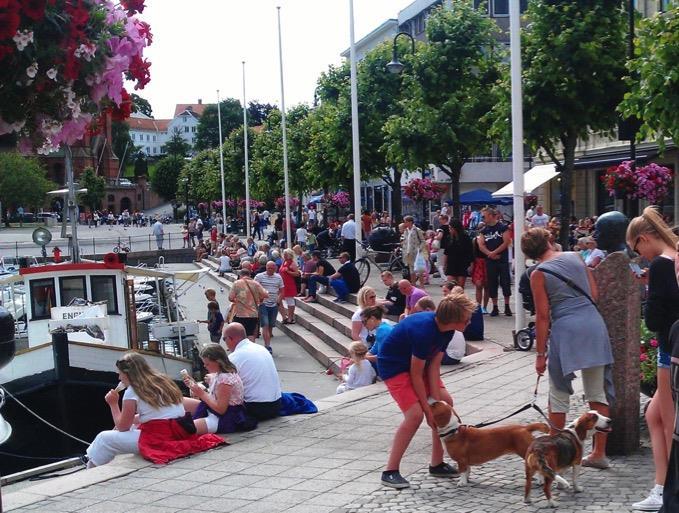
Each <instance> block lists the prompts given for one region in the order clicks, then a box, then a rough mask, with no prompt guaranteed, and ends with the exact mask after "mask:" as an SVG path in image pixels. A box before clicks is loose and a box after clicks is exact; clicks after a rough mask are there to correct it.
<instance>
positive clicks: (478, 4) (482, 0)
mask: <svg viewBox="0 0 679 513" xmlns="http://www.w3.org/2000/svg"><path fill="white" fill-rule="evenodd" d="M489 1H490V0H474V9H476V10H477V11H481V12H482V13H484V14H488V2H489Z"/></svg>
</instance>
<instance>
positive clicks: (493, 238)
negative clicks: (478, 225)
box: [481, 223, 509, 262]
mask: <svg viewBox="0 0 679 513" xmlns="http://www.w3.org/2000/svg"><path fill="white" fill-rule="evenodd" d="M506 231H507V225H506V224H503V223H497V224H495V225H494V226H484V228H483V230H481V234H482V235H483V240H484V241H485V243H486V248H487V249H488V251H495V250H496V249H497V248H499V247H500V246H501V245H502V242H503V241H502V234H503V233H505V232H506ZM508 255H509V251H507V248H505V250H504V251H503V252H502V253H501V254H500V260H496V261H498V262H507V261H508Z"/></svg>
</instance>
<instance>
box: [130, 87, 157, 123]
mask: <svg viewBox="0 0 679 513" xmlns="http://www.w3.org/2000/svg"><path fill="white" fill-rule="evenodd" d="M130 96H131V97H132V112H141V113H142V114H144V115H146V116H148V117H150V118H152V117H153V109H152V108H151V104H150V103H149V101H148V100H145V99H144V98H142V97H141V96H139V95H138V94H135V93H132V94H131V95H130Z"/></svg>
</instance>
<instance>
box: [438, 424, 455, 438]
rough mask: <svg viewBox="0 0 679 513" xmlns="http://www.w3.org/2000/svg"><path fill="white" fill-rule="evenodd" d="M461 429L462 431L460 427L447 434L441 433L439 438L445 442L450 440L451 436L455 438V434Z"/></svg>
mask: <svg viewBox="0 0 679 513" xmlns="http://www.w3.org/2000/svg"><path fill="white" fill-rule="evenodd" d="M459 429H460V428H459V426H458V427H456V428H452V429H449V430H448V431H446V432H445V433H439V438H440V439H441V440H444V439H446V438H448V437H449V436H453V435H454V434H455V433H457V431H458V430H459Z"/></svg>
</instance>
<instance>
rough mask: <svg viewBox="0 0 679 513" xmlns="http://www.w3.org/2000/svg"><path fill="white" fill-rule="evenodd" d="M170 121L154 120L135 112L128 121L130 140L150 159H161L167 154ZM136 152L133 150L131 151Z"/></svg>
mask: <svg viewBox="0 0 679 513" xmlns="http://www.w3.org/2000/svg"><path fill="white" fill-rule="evenodd" d="M170 121H172V120H170V119H154V118H152V117H149V116H146V115H145V114H141V113H139V112H135V113H133V114H132V116H131V117H130V118H129V119H128V120H127V123H128V124H129V125H130V138H131V139H132V143H133V144H134V145H135V147H137V148H139V151H142V152H143V153H144V154H146V156H148V157H159V156H161V155H164V154H165V143H167V140H168V135H167V129H168V125H169V124H170ZM132 150H134V148H132V149H131V150H130V151H132Z"/></svg>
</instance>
